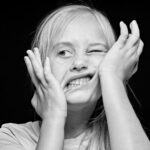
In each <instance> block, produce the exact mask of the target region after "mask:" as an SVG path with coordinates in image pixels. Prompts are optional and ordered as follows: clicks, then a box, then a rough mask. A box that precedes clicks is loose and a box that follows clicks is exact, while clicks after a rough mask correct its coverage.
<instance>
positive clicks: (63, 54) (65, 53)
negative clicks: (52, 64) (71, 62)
mask: <svg viewBox="0 0 150 150" xmlns="http://www.w3.org/2000/svg"><path fill="white" fill-rule="evenodd" d="M57 55H58V56H61V57H66V58H67V57H70V56H72V53H71V52H70V51H69V50H60V51H58V53H57Z"/></svg>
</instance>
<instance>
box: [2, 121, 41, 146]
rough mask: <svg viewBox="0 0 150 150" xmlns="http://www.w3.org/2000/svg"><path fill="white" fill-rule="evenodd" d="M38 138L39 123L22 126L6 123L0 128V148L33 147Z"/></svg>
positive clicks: (28, 123)
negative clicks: (8, 146) (7, 146)
mask: <svg viewBox="0 0 150 150" xmlns="http://www.w3.org/2000/svg"><path fill="white" fill-rule="evenodd" d="M38 136H39V121H36V122H27V123H24V124H16V123H6V124H3V125H2V126H1V128H0V147H1V146H6V145H15V146H19V145H20V146H23V147H27V148H28V149H29V147H34V146H35V145H36V143H37V141H38Z"/></svg>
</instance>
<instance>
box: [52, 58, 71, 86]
mask: <svg viewBox="0 0 150 150" xmlns="http://www.w3.org/2000/svg"><path fill="white" fill-rule="evenodd" d="M68 64H69V63H68ZM68 67H69V66H68V65H67V64H66V63H62V62H61V63H60V62H58V61H56V60H55V61H51V71H52V74H53V75H54V77H55V78H56V79H57V80H58V81H59V82H60V83H61V81H62V79H63V77H64V76H65V74H66V72H67V71H68Z"/></svg>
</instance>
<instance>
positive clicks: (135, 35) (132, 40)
mask: <svg viewBox="0 0 150 150" xmlns="http://www.w3.org/2000/svg"><path fill="white" fill-rule="evenodd" d="M130 29H131V34H130V36H129V38H128V41H127V44H126V46H127V47H130V46H132V45H134V44H136V43H137V42H138V41H139V39H140V30H139V27H138V24H137V22H136V21H135V20H133V21H132V22H131V23H130Z"/></svg>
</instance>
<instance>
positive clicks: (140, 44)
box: [137, 40, 144, 57]
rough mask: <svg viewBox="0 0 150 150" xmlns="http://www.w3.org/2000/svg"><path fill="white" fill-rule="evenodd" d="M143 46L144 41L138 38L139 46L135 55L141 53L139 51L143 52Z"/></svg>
mask: <svg viewBox="0 0 150 150" xmlns="http://www.w3.org/2000/svg"><path fill="white" fill-rule="evenodd" d="M143 47H144V43H143V41H142V40H140V42H139V46H138V49H137V57H139V56H140V55H141V53H142V52H143Z"/></svg>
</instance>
